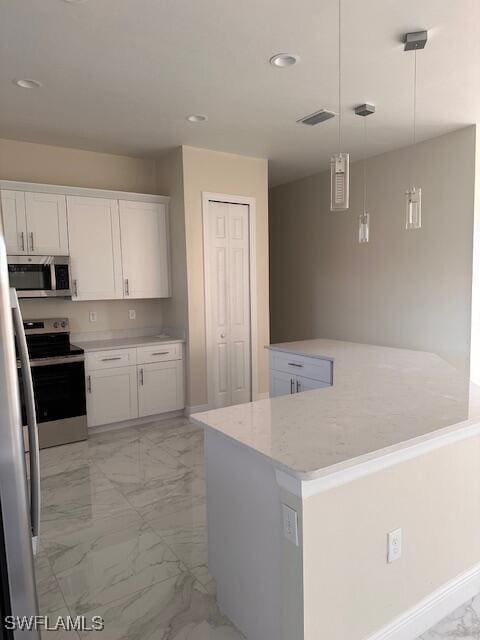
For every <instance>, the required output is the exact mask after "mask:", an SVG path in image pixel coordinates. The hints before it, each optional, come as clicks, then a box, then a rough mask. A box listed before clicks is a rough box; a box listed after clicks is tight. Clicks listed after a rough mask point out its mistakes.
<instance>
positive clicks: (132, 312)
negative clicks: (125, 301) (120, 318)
mask: <svg viewBox="0 0 480 640" xmlns="http://www.w3.org/2000/svg"><path fill="white" fill-rule="evenodd" d="M128 317H129V319H130V320H135V318H136V317H137V312H136V311H135V309H129V310H128Z"/></svg>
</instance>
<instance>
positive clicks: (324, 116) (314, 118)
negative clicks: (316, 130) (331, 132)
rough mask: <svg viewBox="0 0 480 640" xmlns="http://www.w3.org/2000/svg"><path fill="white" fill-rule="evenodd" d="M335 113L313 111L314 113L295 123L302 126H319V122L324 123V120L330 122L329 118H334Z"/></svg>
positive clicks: (321, 110)
mask: <svg viewBox="0 0 480 640" xmlns="http://www.w3.org/2000/svg"><path fill="white" fill-rule="evenodd" d="M335 115H336V114H335V113H334V112H333V111H327V109H320V111H315V113H311V114H310V115H309V116H305V118H300V120H297V122H301V123H302V124H308V125H310V126H311V127H313V126H314V125H315V124H319V123H320V122H325V120H330V118H334V117H335Z"/></svg>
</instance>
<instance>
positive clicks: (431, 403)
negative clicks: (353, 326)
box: [191, 339, 480, 480]
mask: <svg viewBox="0 0 480 640" xmlns="http://www.w3.org/2000/svg"><path fill="white" fill-rule="evenodd" d="M267 348H269V349H272V350H278V351H285V352H288V353H292V354H301V355H305V356H309V357H316V358H322V359H327V360H331V361H333V386H331V387H326V388H324V389H317V390H314V391H307V392H304V393H299V394H294V395H286V396H280V397H277V398H272V399H266V400H257V401H256V402H251V403H246V404H240V405H235V406H232V407H226V408H224V409H216V410H212V411H206V412H203V413H199V414H195V415H194V416H191V417H192V419H193V420H194V422H196V423H197V424H199V425H200V426H203V427H206V428H207V429H211V430H213V431H215V432H219V433H221V434H223V435H225V436H227V437H229V438H231V439H233V440H235V441H237V442H238V443H240V444H242V445H244V446H246V447H248V448H250V449H252V450H254V451H256V452H257V453H259V454H261V455H263V456H265V457H266V458H268V459H269V460H271V461H273V462H274V463H275V465H276V466H277V467H279V468H280V469H284V470H286V471H287V472H288V473H290V474H291V475H294V476H296V477H297V478H300V479H303V480H308V479H313V478H316V477H320V476H321V475H325V474H326V473H329V472H330V469H329V468H331V469H332V473H333V472H334V470H336V469H338V468H339V467H343V468H345V467H347V466H349V465H351V466H353V465H355V464H358V463H359V461H360V460H362V461H365V460H371V459H374V458H378V457H381V456H384V455H385V454H387V453H391V452H392V451H395V450H398V449H400V448H405V447H409V446H411V442H413V439H416V440H418V439H424V438H432V439H433V438H438V437H439V435H440V433H445V431H448V430H452V429H458V428H459V427H461V426H462V427H463V426H468V425H475V424H478V423H480V389H479V388H478V387H476V386H475V385H471V384H470V383H469V381H468V379H466V378H465V377H464V376H463V375H461V374H460V373H459V372H458V371H457V370H456V369H455V368H454V367H453V366H451V365H450V364H448V363H447V362H445V361H444V360H442V359H441V358H440V357H439V356H436V355H434V354H432V353H426V352H422V351H411V350H406V349H394V348H388V347H379V346H374V345H366V344H358V343H354V342H340V341H336V340H320V339H319V340H307V341H300V342H291V343H282V344H275V345H271V346H270V347H267ZM440 430H443V431H442V432H440ZM409 441H411V442H410V443H409Z"/></svg>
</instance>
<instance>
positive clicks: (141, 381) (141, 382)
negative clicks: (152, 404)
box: [140, 367, 143, 387]
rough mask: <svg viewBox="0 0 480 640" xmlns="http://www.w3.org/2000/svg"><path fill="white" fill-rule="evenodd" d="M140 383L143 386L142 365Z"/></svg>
mask: <svg viewBox="0 0 480 640" xmlns="http://www.w3.org/2000/svg"><path fill="white" fill-rule="evenodd" d="M140 385H141V386H142V387H143V367H142V368H141V369H140Z"/></svg>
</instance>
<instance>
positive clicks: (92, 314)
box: [88, 311, 97, 322]
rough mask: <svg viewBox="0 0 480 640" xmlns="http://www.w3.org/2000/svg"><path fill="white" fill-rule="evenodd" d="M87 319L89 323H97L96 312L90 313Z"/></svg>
mask: <svg viewBox="0 0 480 640" xmlns="http://www.w3.org/2000/svg"><path fill="white" fill-rule="evenodd" d="M88 318H89V320H90V322H96V321H97V312H96V311H90V313H89V314H88Z"/></svg>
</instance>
